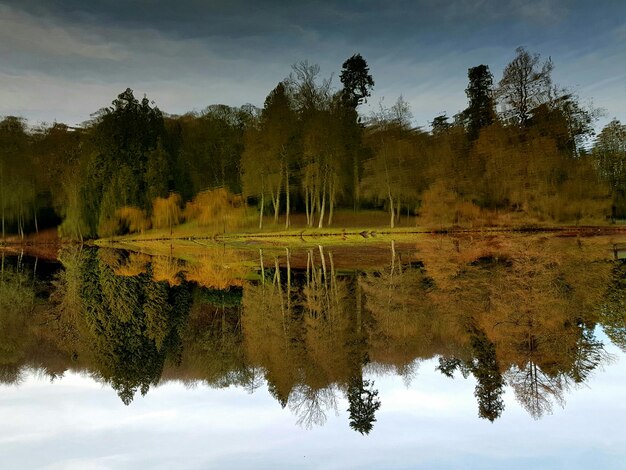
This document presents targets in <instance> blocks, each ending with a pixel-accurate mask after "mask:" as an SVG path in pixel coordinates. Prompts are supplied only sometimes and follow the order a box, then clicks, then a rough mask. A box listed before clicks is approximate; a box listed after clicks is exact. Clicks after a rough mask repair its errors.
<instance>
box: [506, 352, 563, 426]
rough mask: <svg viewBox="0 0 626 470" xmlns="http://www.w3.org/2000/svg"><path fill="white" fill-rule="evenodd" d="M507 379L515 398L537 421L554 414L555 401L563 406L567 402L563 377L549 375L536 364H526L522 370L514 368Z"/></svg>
mask: <svg viewBox="0 0 626 470" xmlns="http://www.w3.org/2000/svg"><path fill="white" fill-rule="evenodd" d="M507 378H508V381H509V383H510V384H511V386H512V387H513V390H514V391H515V396H516V398H517V400H518V401H519V402H520V404H521V405H522V406H523V407H524V409H525V410H526V411H528V413H529V414H530V415H531V416H532V417H533V418H535V419H539V418H541V417H542V416H543V415H544V414H546V413H548V414H550V413H551V412H552V404H553V401H555V402H556V403H557V404H558V405H560V406H563V405H564V404H565V400H564V397H563V392H564V390H565V389H566V382H565V381H564V380H563V376H562V375H556V376H553V375H549V374H547V373H545V372H544V371H543V370H541V368H540V367H539V366H537V364H536V363H534V362H528V363H526V365H525V367H524V368H522V369H520V368H518V367H516V366H514V367H512V368H511V369H510V370H509V372H508V373H507Z"/></svg>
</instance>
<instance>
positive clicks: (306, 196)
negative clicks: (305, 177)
mask: <svg viewBox="0 0 626 470" xmlns="http://www.w3.org/2000/svg"><path fill="white" fill-rule="evenodd" d="M304 212H305V213H306V225H307V227H310V226H311V214H310V213H309V187H308V186H307V187H306V188H304Z"/></svg>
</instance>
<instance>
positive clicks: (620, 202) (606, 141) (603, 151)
mask: <svg viewBox="0 0 626 470" xmlns="http://www.w3.org/2000/svg"><path fill="white" fill-rule="evenodd" d="M593 158H594V161H595V164H596V168H597V169H598V173H599V175H600V177H601V178H602V179H603V180H604V181H606V182H607V183H608V185H609V186H610V188H611V192H612V193H613V204H614V209H613V216H614V217H615V216H616V215H618V216H622V217H623V216H624V215H625V214H626V125H623V124H622V123H621V122H620V121H618V120H617V119H613V120H612V121H611V122H610V123H608V124H607V125H606V126H605V127H604V129H602V132H600V134H599V135H598V138H597V139H596V142H595V145H594V147H593Z"/></svg>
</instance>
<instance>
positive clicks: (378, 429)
mask: <svg viewBox="0 0 626 470" xmlns="http://www.w3.org/2000/svg"><path fill="white" fill-rule="evenodd" d="M607 350H608V351H609V352H610V353H613V354H614V355H615V357H616V358H617V360H616V361H615V362H613V363H612V364H609V365H606V366H605V367H604V370H603V371H596V372H595V373H594V375H593V376H592V378H591V379H590V380H589V382H588V383H587V384H586V385H584V386H582V387H581V388H580V389H578V390H573V391H571V392H570V393H567V394H566V397H565V398H566V400H567V404H566V407H565V409H561V408H559V407H558V406H555V408H554V413H553V414H552V415H548V416H545V417H544V418H543V419H541V420H539V421H535V420H533V419H532V418H531V417H530V416H529V415H528V414H527V413H526V412H525V411H524V410H523V409H522V408H521V407H520V406H519V405H518V404H517V403H516V402H515V398H514V396H513V393H512V391H511V390H510V389H509V390H507V392H506V394H505V402H506V409H505V411H504V413H503V415H502V417H501V418H500V419H498V420H496V421H495V422H494V423H490V422H488V421H485V420H481V419H478V418H477V405H476V401H475V399H474V396H473V392H474V381H473V379H471V378H470V379H467V380H463V379H462V378H460V377H457V378H455V379H454V380H452V379H448V378H446V377H444V376H443V375H441V374H440V373H439V372H436V371H435V367H436V365H437V361H436V360H429V361H425V362H423V363H421V364H420V366H419V369H418V372H417V375H416V376H415V378H414V379H413V380H412V382H411V384H410V385H409V386H408V387H407V386H406V385H405V384H404V383H403V381H402V378H401V377H397V376H385V377H375V378H374V379H375V381H376V387H377V388H378V389H379V391H380V398H381V401H382V407H381V409H380V410H379V412H378V413H377V422H376V423H375V426H374V430H373V431H372V433H371V434H370V435H369V436H361V435H360V434H358V433H356V432H354V431H352V430H351V429H350V428H349V427H348V416H347V412H346V411H345V410H346V409H347V408H348V404H347V401H346V400H345V399H343V398H341V399H340V400H339V402H338V415H335V414H334V413H333V412H332V411H331V412H329V413H328V421H327V423H326V425H325V426H324V427H322V428H314V429H312V430H306V429H302V428H300V427H298V426H296V425H295V421H296V417H295V416H293V415H292V414H291V412H290V411H289V410H288V409H285V410H283V409H281V408H280V405H279V404H278V403H277V402H276V401H275V400H274V399H273V398H272V397H271V396H270V395H269V394H268V393H267V391H266V390H265V389H264V388H260V389H258V390H257V391H256V392H255V393H254V394H252V395H249V394H248V393H247V392H246V391H245V390H242V389H237V388H229V389H222V390H219V389H218V390H216V389H210V388H207V387H205V386H201V385H200V386H197V387H194V388H187V387H185V386H184V385H182V384H180V383H174V382H170V383H167V384H164V385H162V386H160V387H157V388H153V389H151V390H150V391H149V392H148V395H147V396H146V397H144V398H142V397H141V396H139V395H138V396H137V397H136V398H135V401H134V402H133V403H132V404H131V405H130V406H128V407H126V406H124V405H123V404H122V403H121V401H120V400H119V398H118V397H117V395H116V393H115V391H113V390H112V389H111V388H109V387H108V386H101V385H99V384H96V383H95V382H94V381H93V380H91V379H90V378H88V377H85V376H80V375H76V374H67V375H66V376H65V377H64V378H63V379H61V380H58V381H55V382H54V383H52V384H50V382H49V380H48V379H46V378H41V377H38V376H37V375H36V374H32V373H31V374H28V376H27V378H26V380H25V381H24V382H23V384H22V385H21V386H19V387H15V386H0V416H1V417H2V424H1V426H0V455H1V456H2V457H1V460H0V467H2V468H7V469H18V468H19V469H22V468H28V469H30V468H42V469H80V470H91V469H127V468H128V469H131V468H132V469H136V468H150V469H155V468H156V469H173V468H176V469H204V468H320V467H323V468H331V469H334V468H336V469H342V468H364V467H366V468H424V469H445V468H468V469H473V468H487V469H490V468H493V469H496V468H497V469H500V468H504V467H506V468H513V469H515V468H519V469H525V468H563V469H572V468H602V469H617V468H623V463H624V461H625V458H626V433H625V432H624V430H623V427H622V426H623V423H624V422H625V421H626V401H624V392H623V390H624V385H625V384H626V361H625V359H626V358H625V357H624V354H622V353H621V352H620V351H619V350H618V349H617V348H615V347H613V346H608V347H607Z"/></svg>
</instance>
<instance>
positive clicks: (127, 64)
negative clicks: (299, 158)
mask: <svg viewBox="0 0 626 470" xmlns="http://www.w3.org/2000/svg"><path fill="white" fill-rule="evenodd" d="M625 14H626V2H624V1H623V0H601V1H599V2H590V1H588V0H456V1H453V2H442V1H434V0H395V1H393V2H383V1H381V0H360V1H359V2H348V1H345V0H342V1H337V0H311V1H308V2H285V1H277V0H264V1H263V2H258V1H251V0H228V1H224V0H221V1H218V0H214V1H212V2H203V1H198V0H178V1H176V2H171V1H164V0H150V1H149V2H148V1H145V0H142V1H130V2H129V1H122V0H108V1H100V2H89V1H84V0H0V115H4V114H18V115H21V116H24V117H28V118H31V119H34V120H47V121H52V120H53V119H58V120H60V121H62V122H68V123H69V124H75V123H78V122H81V121H83V120H86V119H88V117H89V114H90V113H93V112H95V111H97V110H98V109H99V108H101V107H103V106H107V105H109V103H110V102H111V100H112V99H113V98H114V97H115V96H116V95H117V94H118V93H120V92H121V91H122V90H124V89H125V88H126V87H131V88H133V89H134V90H135V91H136V92H137V95H138V96H142V95H143V93H147V94H148V97H149V98H150V99H154V100H155V101H156V102H157V104H158V105H159V106H160V107H161V109H163V110H165V111H167V112H170V113H183V112H187V111H190V110H193V109H203V108H204V107H206V106H207V105H209V104H213V103H225V104H230V105H236V106H239V105H241V104H244V103H246V102H250V103H252V104H255V105H257V106H261V105H262V104H263V101H264V99H265V96H266V95H267V93H268V92H269V91H270V90H271V89H272V88H273V87H274V86H276V84H277V83H278V81H280V80H282V79H283V78H285V76H286V75H288V74H289V72H290V66H291V64H293V63H295V62H297V61H300V60H309V61H310V62H312V63H318V64H320V66H321V68H322V74H323V75H324V76H325V77H327V76H329V75H331V74H332V73H334V74H335V77H334V84H335V85H338V84H339V81H338V79H337V74H338V72H339V70H340V68H341V64H342V63H343V61H344V60H345V59H346V58H348V57H349V56H351V55H352V54H354V53H355V52H360V53H362V54H363V56H364V57H365V58H366V59H367V60H368V63H369V64H370V66H371V72H372V75H373V76H374V79H375V82H376V87H375V89H374V96H373V97H372V99H371V100H370V104H369V105H368V106H365V107H363V108H364V109H363V112H364V113H366V114H369V113H370V112H372V111H376V110H377V106H378V102H379V99H381V98H383V97H385V98H386V99H385V102H384V103H385V104H386V105H388V106H389V105H391V104H392V103H393V101H395V99H396V98H397V97H398V96H399V95H400V94H403V95H404V98H405V99H406V100H407V101H408V102H409V103H410V104H411V106H412V110H413V113H414V115H415V121H416V123H417V124H418V125H421V126H427V125H428V124H427V122H428V121H430V120H432V118H433V117H434V116H436V115H437V114H439V113H441V112H443V111H446V112H447V113H448V114H449V115H453V114H455V113H456V112H458V111H461V110H462V109H463V108H465V106H466V104H467V100H466V96H465V92H464V90H465V87H466V86H467V69H468V67H472V66H475V65H479V64H487V65H489V67H490V69H491V70H492V72H493V74H494V77H495V80H496V81H497V80H499V79H500V78H501V76H502V70H503V68H504V66H505V65H506V64H507V63H508V62H509V61H510V60H511V59H512V58H513V56H514V50H515V48H516V47H518V46H526V47H527V48H528V49H529V50H531V51H536V52H539V53H541V54H542V56H543V57H545V58H547V57H548V56H552V58H553V60H554V63H555V66H556V68H555V70H554V78H555V81H556V82H557V83H558V84H560V85H562V86H566V87H570V88H572V89H573V90H574V91H576V92H578V93H579V94H580V95H581V98H582V100H583V102H584V103H585V104H586V103H587V101H588V100H590V99H593V100H594V103H595V104H596V105H597V106H599V107H603V108H606V110H607V116H606V117H605V118H604V119H603V121H602V123H604V122H606V120H608V119H610V118H612V117H613V116H615V117H617V118H619V119H621V120H622V121H625V120H626V100H625V98H626V65H625V64H626V48H625V47H624V42H625V40H626V26H625V23H624V17H625Z"/></svg>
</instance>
